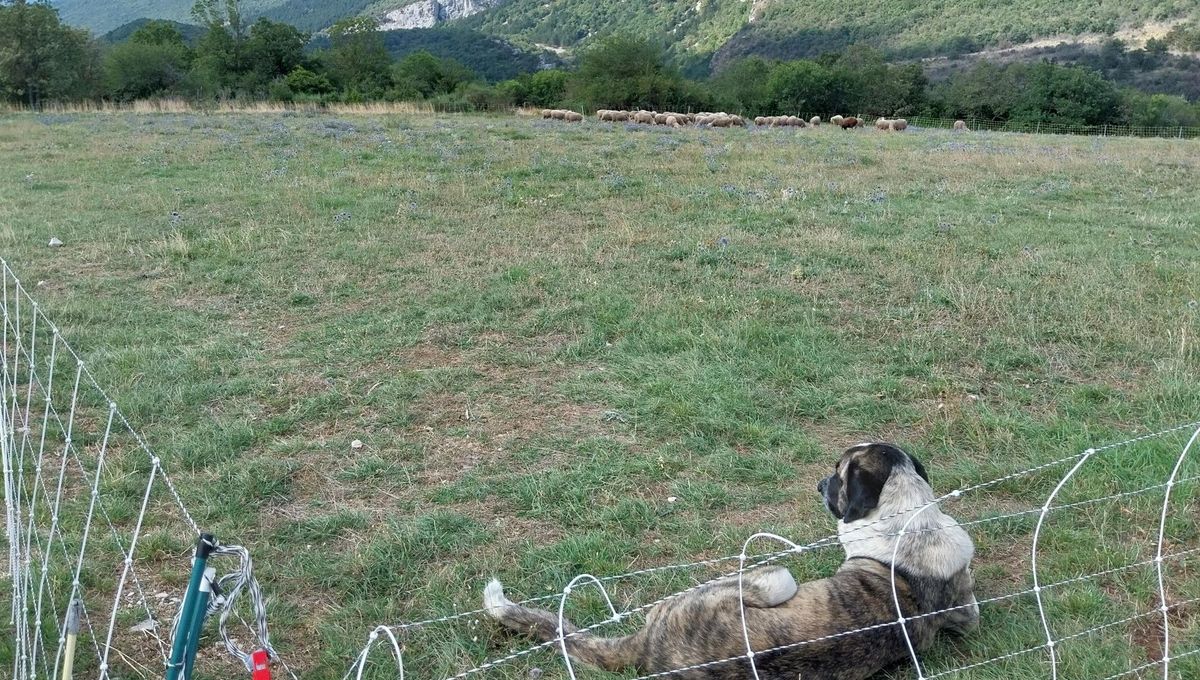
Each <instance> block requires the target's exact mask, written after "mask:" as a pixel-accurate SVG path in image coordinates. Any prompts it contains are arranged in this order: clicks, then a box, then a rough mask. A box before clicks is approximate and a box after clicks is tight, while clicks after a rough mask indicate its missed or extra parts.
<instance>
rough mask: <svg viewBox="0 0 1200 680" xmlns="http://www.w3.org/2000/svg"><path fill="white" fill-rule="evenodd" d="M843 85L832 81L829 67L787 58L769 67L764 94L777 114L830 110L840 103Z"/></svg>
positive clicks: (837, 108)
mask: <svg viewBox="0 0 1200 680" xmlns="http://www.w3.org/2000/svg"><path fill="white" fill-rule="evenodd" d="M844 91H845V86H844V84H841V83H835V80H834V77H833V73H832V72H831V70H830V69H828V68H826V67H824V66H821V65H820V64H818V63H816V62H814V61H807V60H801V61H787V62H784V63H782V64H779V65H778V66H776V67H775V68H774V69H772V70H771V75H770V77H769V78H768V79H767V93H768V95H769V96H770V101H771V109H772V111H773V112H778V113H787V114H795V113H833V112H835V111H839V110H845V109H844V107H843V106H842V105H841V100H843V98H844Z"/></svg>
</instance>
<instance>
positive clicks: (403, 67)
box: [392, 50, 478, 99]
mask: <svg viewBox="0 0 1200 680" xmlns="http://www.w3.org/2000/svg"><path fill="white" fill-rule="evenodd" d="M475 80H478V77H477V76H476V75H475V74H474V73H473V72H472V71H471V69H469V68H467V67H466V66H463V65H462V64H460V63H459V62H457V61H455V60H453V59H439V58H437V57H435V56H433V55H432V54H430V53H429V52H426V51H424V50H421V51H419V52H413V53H412V54H410V55H408V56H407V57H405V58H403V59H401V60H400V61H399V62H397V63H396V64H395V65H393V66H392V82H393V83H394V91H395V94H396V95H397V96H398V97H399V98H401V99H428V98H430V97H435V96H438V95H444V94H449V93H451V92H454V91H455V90H456V89H458V87H459V86H460V85H463V84H465V83H470V82H473V81H475Z"/></svg>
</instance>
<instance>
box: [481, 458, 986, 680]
mask: <svg viewBox="0 0 1200 680" xmlns="http://www.w3.org/2000/svg"><path fill="white" fill-rule="evenodd" d="M817 492H818V493H819V494H820V495H821V497H822V498H823V500H824V503H825V506H826V507H827V508H828V510H829V512H830V513H831V514H833V516H834V517H836V518H837V519H838V538H839V542H840V543H841V544H842V547H843V549H844V550H845V553H846V559H845V561H844V562H843V563H842V565H841V567H839V568H838V570H837V572H835V573H834V574H833V575H832V576H830V577H828V578H825V579H821V580H818V581H812V582H808V583H802V584H797V583H796V581H795V579H794V578H793V577H792V574H791V572H789V571H788V570H787V569H786V568H785V567H782V566H778V565H772V566H766V567H759V568H756V569H752V570H748V571H746V572H745V573H744V574H743V578H742V592H743V597H742V602H743V603H744V605H745V621H746V630H747V631H748V633H749V639H750V645H751V648H752V649H753V650H754V651H755V655H754V665H755V667H756V668H757V670H758V677H759V679H760V680H797V677H799V679H800V680H810V679H811V680H863V679H864V678H868V677H870V676H871V675H874V674H875V673H876V672H878V671H879V670H881V669H883V668H886V667H889V666H892V665H894V664H896V663H898V662H903V661H904V660H906V659H909V658H910V652H909V648H908V643H907V642H906V641H905V637H904V632H903V631H902V630H901V628H900V624H899V623H898V621H897V619H899V618H900V614H898V613H897V610H896V602H895V600H894V599H893V589H892V567H893V554H894V555H895V561H894V566H895V591H896V596H897V597H898V599H899V601H900V607H901V610H902V611H903V616H904V617H905V619H906V624H905V625H906V627H907V630H908V635H909V636H910V638H911V641H912V645H913V648H914V649H917V650H922V649H926V648H927V647H929V646H930V645H931V644H932V643H933V641H934V638H935V636H936V635H937V633H938V632H939V631H942V630H946V631H948V632H954V633H958V634H965V633H968V632H970V631H972V630H974V629H975V628H977V627H978V625H979V605H978V603H977V601H976V599H975V595H974V580H973V577H972V575H971V570H970V563H971V558H972V557H973V555H974V550H975V548H974V544H973V543H972V542H971V538H970V537H969V536H968V535H967V532H966V531H964V530H963V529H962V527H960V526H959V525H958V523H957V522H956V521H955V520H954V519H953V518H951V517H949V516H947V515H945V514H943V513H942V512H941V511H940V509H939V508H938V506H937V505H928V504H929V503H930V502H931V501H932V500H933V498H934V496H933V489H932V488H931V487H930V485H929V476H928V475H927V474H926V472H925V468H924V466H922V465H921V463H920V462H919V461H917V459H916V458H914V457H912V456H911V455H909V454H908V453H907V452H905V451H903V450H902V449H900V448H899V447H897V446H894V445H891V444H886V443H878V442H876V443H867V444H859V445H857V446H852V447H850V448H849V449H847V450H846V451H845V453H843V454H842V456H841V457H840V459H839V460H838V462H837V464H836V466H835V467H834V471H833V474H832V475H830V476H829V477H826V478H825V479H822V480H821V481H820V483H819V484H818V485H817ZM922 508H924V509H923V510H921V509H922ZM918 510H920V512H918ZM914 514H915V515H916V516H915V517H914V516H913V515H914ZM909 520H911V521H909ZM906 524H907V527H906V526H905V525H906ZM901 529H904V534H903V536H900V535H899V532H900V530H901ZM897 539H899V541H900V544H899V547H898V548H897V546H896V541H897ZM483 605H484V608H485V609H486V610H487V612H488V614H489V615H490V616H491V617H493V618H495V619H496V620H498V621H499V622H500V623H501V624H503V625H504V626H505V627H506V628H509V629H510V630H513V631H516V632H519V633H526V634H531V635H533V636H535V637H537V638H538V639H540V640H542V641H544V642H549V641H553V640H557V639H558V638H559V632H558V616H557V615H555V614H551V613H550V612H547V611H544V610H540V609H533V608H530V607H525V606H522V605H519V604H515V603H513V602H511V601H510V600H509V599H508V598H506V597H505V596H504V590H503V588H502V586H501V585H500V583H499V581H496V580H493V581H492V582H491V583H489V584H488V585H487V587H486V588H485V590H484V597H483ZM945 609H950V611H945V612H943V611H942V610H945ZM931 612H939V613H937V614H932V615H929V614H930V613H931ZM861 629H866V630H861ZM578 630H579V629H578V628H577V627H575V626H574V625H571V624H570V623H568V622H566V621H564V622H563V634H564V635H565V636H566V637H565V640H566V649H567V652H568V653H569V654H570V655H571V657H572V658H573V659H575V660H577V661H581V662H584V663H588V664H592V665H594V666H599V667H600V668H603V669H606V670H610V671H617V670H621V669H624V668H630V667H631V668H633V669H635V670H636V671H637V672H638V673H640V674H652V673H663V672H667V671H673V670H675V669H681V668H690V667H693V666H696V665H698V664H706V663H708V662H713V661H721V660H727V661H723V662H721V663H713V664H710V665H705V666H703V667H700V668H691V670H686V671H681V672H678V673H672V674H671V675H672V676H673V677H678V678H681V679H683V680H746V678H751V677H752V675H751V669H750V661H749V659H747V654H746V639H745V637H744V636H743V629H742V613H741V607H739V601H738V581H737V577H736V576H732V577H725V578H722V579H719V580H716V581H713V582H711V583H708V584H705V585H703V586H701V587H699V588H697V589H695V590H692V591H688V592H686V593H683V594H681V595H679V596H677V597H674V598H672V599H669V600H667V601H665V602H663V603H661V604H659V605H657V606H656V607H654V608H653V609H652V610H651V611H650V612H649V614H648V615H647V616H646V623H645V625H644V626H643V627H642V628H641V629H640V630H638V631H637V632H636V633H633V634H632V635H627V636H625V637H617V638H605V637H599V636H596V635H593V634H591V633H590V632H589V633H578ZM849 631H859V632H851V633H849V634H844V633H847V632H849ZM805 641H811V642H807V643H804V642H805ZM797 643H804V644H797ZM780 647H786V648H785V649H777V648H780Z"/></svg>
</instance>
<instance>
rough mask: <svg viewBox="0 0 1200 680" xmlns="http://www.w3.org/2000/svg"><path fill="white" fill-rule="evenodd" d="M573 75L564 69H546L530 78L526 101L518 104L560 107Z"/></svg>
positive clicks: (527, 85)
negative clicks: (568, 82)
mask: <svg viewBox="0 0 1200 680" xmlns="http://www.w3.org/2000/svg"><path fill="white" fill-rule="evenodd" d="M570 77H571V74H569V73H567V72H566V71H563V70H562V69H545V70H542V71H538V72H537V73H534V74H533V75H532V76H530V77H529V82H528V83H527V84H526V90H525V99H524V100H523V101H519V102H515V103H517V104H532V105H534V106H554V107H556V106H560V105H561V104H562V100H563V96H564V95H566V93H567V81H568V79H569V78H570Z"/></svg>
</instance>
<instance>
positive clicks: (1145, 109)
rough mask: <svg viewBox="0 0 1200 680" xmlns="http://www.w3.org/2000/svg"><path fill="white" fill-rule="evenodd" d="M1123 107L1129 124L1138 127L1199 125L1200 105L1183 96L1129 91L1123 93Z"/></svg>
mask: <svg viewBox="0 0 1200 680" xmlns="http://www.w3.org/2000/svg"><path fill="white" fill-rule="evenodd" d="M1125 107H1126V117H1127V118H1128V120H1129V124H1130V125H1134V126H1138V127H1193V126H1196V125H1200V106H1198V105H1194V104H1189V103H1188V100H1186V99H1184V98H1183V97H1175V96H1172V95H1166V94H1144V93H1142V92H1136V91H1130V92H1127V93H1126V95H1125Z"/></svg>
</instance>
